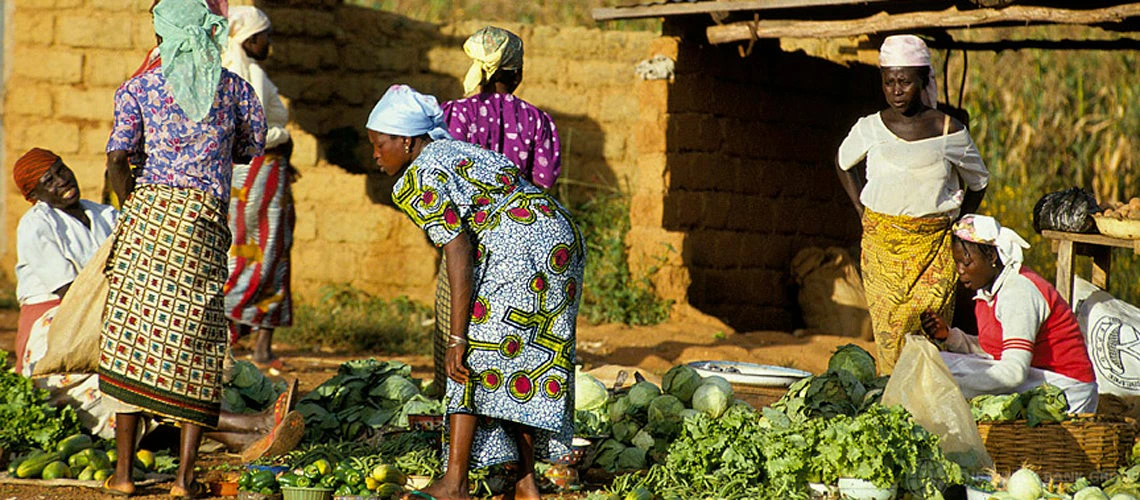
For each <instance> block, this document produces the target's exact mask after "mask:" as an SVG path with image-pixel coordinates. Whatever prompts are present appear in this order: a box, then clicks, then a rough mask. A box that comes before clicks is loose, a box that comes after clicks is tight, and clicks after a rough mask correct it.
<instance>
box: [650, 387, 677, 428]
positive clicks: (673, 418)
mask: <svg viewBox="0 0 1140 500" xmlns="http://www.w3.org/2000/svg"><path fill="white" fill-rule="evenodd" d="M684 410H685V405H684V404H682V403H681V400H680V399H677V397H676V396H673V395H670V394H666V395H663V396H659V397H658V398H657V399H654V400H653V402H652V403H649V410H648V414H649V425H648V427H649V429H650V432H652V433H654V434H657V435H662V436H672V435H674V434H676V433H677V431H679V430H680V429H681V412H682V411H684Z"/></svg>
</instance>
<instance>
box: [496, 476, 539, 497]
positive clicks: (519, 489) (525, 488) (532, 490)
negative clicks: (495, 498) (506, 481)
mask: <svg viewBox="0 0 1140 500" xmlns="http://www.w3.org/2000/svg"><path fill="white" fill-rule="evenodd" d="M513 493H514V494H513V496H511V497H510V498H511V499H512V500H539V499H541V498H542V493H541V492H539V491H538V481H537V480H536V479H535V478H534V472H533V471H532V472H531V473H529V474H527V475H525V476H522V477H520V478H519V480H518V482H516V483H515V489H514V492H513ZM504 497H505V496H504Z"/></svg>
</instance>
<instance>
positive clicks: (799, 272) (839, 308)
mask: <svg viewBox="0 0 1140 500" xmlns="http://www.w3.org/2000/svg"><path fill="white" fill-rule="evenodd" d="M792 276H794V277H795V279H796V284H797V285H799V288H800V290H799V303H800V309H801V310H802V311H803V314H804V323H805V325H806V326H807V328H806V332H804V333H823V334H829V335H842V336H846V337H859V338H862V339H864V340H870V339H871V338H872V333H871V315H870V313H868V312H867V299H866V297H865V296H864V294H863V280H862V279H861V278H860V277H859V270H858V269H857V268H856V267H855V261H854V259H852V258H851V256H850V255H849V254H848V253H847V251H846V250H843V249H842V248H837V247H831V248H828V249H826V250H825V249H822V248H819V247H809V248H805V249H803V250H800V252H799V253H797V254H796V256H795V258H793V259H792Z"/></svg>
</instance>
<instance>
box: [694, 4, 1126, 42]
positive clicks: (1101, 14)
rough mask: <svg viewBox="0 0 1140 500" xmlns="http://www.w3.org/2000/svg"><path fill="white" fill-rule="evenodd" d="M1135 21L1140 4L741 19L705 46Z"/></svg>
mask: <svg viewBox="0 0 1140 500" xmlns="http://www.w3.org/2000/svg"><path fill="white" fill-rule="evenodd" d="M1133 17H1140V4H1137V3H1130V4H1124V5H1115V6H1112V7H1105V8H1100V9H1088V10H1073V9H1058V8H1051V7H1037V6H1028V5H1013V6H1009V7H1005V8H1002V9H971V10H958V8H957V7H950V8H948V9H946V10H942V11H926V12H908V13H904V14H888V13H886V12H880V13H878V14H875V15H873V16H870V17H865V18H862V19H850V20H839V21H799V20H768V21H741V22H736V23H731V24H724V25H720V26H710V27H709V28H708V29H707V32H706V33H707V35H708V39H709V42H710V43H714V44H720V43H731V42H740V41H747V40H751V39H752V38H753V36H755V37H756V38H837V37H848V36H857V35H865V34H871V33H890V32H899V31H913V30H923V29H931V28H944V29H952V28H969V27H974V26H983V25H988V24H1008V23H1026V24H1029V23H1045V24H1078V25H1096V24H1106V23H1119V22H1122V21H1124V20H1125V19H1128V18H1133Z"/></svg>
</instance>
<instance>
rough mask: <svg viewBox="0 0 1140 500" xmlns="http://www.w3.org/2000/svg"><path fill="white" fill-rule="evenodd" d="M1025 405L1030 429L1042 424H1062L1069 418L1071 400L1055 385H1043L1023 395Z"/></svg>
mask: <svg viewBox="0 0 1140 500" xmlns="http://www.w3.org/2000/svg"><path fill="white" fill-rule="evenodd" d="M1021 398H1022V400H1023V401H1028V402H1027V403H1025V418H1026V420H1029V422H1028V423H1029V426H1030V427H1036V426H1037V425H1038V424H1040V423H1042V422H1061V421H1063V420H1065V418H1066V417H1068V413H1069V398H1067V397H1065V391H1062V390H1061V389H1060V388H1059V387H1057V386H1055V385H1053V384H1041V385H1039V386H1037V387H1034V388H1033V389H1030V390H1028V391H1026V392H1023V393H1022V394H1021Z"/></svg>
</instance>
